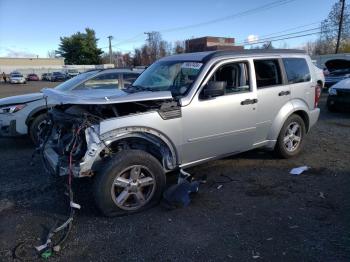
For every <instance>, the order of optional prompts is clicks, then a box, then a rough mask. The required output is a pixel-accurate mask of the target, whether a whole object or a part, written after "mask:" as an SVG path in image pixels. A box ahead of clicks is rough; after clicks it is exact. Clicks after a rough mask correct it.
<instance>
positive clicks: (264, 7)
mask: <svg viewBox="0 0 350 262" xmlns="http://www.w3.org/2000/svg"><path fill="white" fill-rule="evenodd" d="M294 1H296V0H278V1H274V2H271V3H268V4H265V5H261V6H258V7H255V8H252V9H248V10H246V11H243V12H239V13H236V14H233V15H229V16H225V17H220V18H216V19H213V20H209V21H206V22H201V23H197V24H192V25H187V26H180V27H173V28H169V29H163V30H159V32H161V33H168V32H174V31H180V30H186V29H190V28H195V27H200V26H204V25H209V24H214V23H218V22H222V21H226V20H231V19H235V18H238V17H242V16H246V15H250V14H253V13H257V12H260V11H265V10H268V9H271V8H275V7H278V6H281V5H285V4H288V3H291V2H294Z"/></svg>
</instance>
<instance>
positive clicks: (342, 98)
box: [327, 78, 350, 112]
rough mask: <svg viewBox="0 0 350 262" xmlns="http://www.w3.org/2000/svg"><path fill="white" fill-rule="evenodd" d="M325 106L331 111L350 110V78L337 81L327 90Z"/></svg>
mask: <svg viewBox="0 0 350 262" xmlns="http://www.w3.org/2000/svg"><path fill="white" fill-rule="evenodd" d="M328 93H329V95H328V98H327V107H328V110H329V111H331V112H334V111H337V110H350V78H347V79H344V80H342V81H339V82H338V83H336V84H335V85H333V86H332V87H331V88H329V90H328Z"/></svg>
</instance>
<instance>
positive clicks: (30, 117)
mask: <svg viewBox="0 0 350 262" xmlns="http://www.w3.org/2000/svg"><path fill="white" fill-rule="evenodd" d="M40 111H42V112H44V111H47V108H46V105H43V106H39V107H37V108H35V109H34V110H32V112H30V114H29V115H28V117H27V119H26V125H27V126H28V124H29V122H30V121H31V120H32V119H33V116H34V115H36V114H37V113H39V112H40Z"/></svg>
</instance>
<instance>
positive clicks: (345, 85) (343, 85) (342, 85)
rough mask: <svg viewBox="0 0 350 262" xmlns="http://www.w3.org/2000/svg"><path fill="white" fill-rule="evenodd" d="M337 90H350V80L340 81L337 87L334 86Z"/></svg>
mask: <svg viewBox="0 0 350 262" xmlns="http://www.w3.org/2000/svg"><path fill="white" fill-rule="evenodd" d="M332 88H335V89H349V90H350V78H346V79H344V80H341V81H339V82H338V83H336V84H335V85H333V86H332Z"/></svg>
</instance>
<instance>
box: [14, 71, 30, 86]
mask: <svg viewBox="0 0 350 262" xmlns="http://www.w3.org/2000/svg"><path fill="white" fill-rule="evenodd" d="M10 83H11V84H25V83H26V78H25V77H24V76H23V75H22V74H21V73H18V72H13V73H11V74H10Z"/></svg>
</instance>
